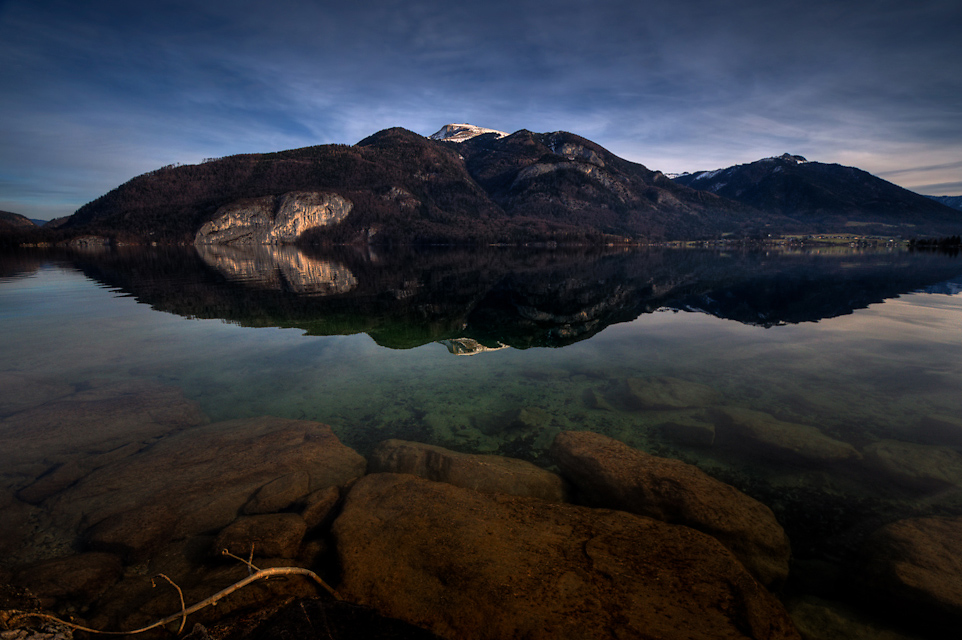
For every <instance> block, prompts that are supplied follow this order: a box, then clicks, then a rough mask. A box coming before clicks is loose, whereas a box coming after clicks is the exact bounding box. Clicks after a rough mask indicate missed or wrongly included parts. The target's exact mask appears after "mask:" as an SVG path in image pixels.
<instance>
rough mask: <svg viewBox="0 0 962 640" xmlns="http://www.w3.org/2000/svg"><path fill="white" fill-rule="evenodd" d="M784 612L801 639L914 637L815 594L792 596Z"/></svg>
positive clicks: (897, 639) (903, 639)
mask: <svg viewBox="0 0 962 640" xmlns="http://www.w3.org/2000/svg"><path fill="white" fill-rule="evenodd" d="M788 612H789V614H791V616H792V620H794V621H795V626H796V627H798V630H799V632H800V633H801V634H802V637H803V638H804V639H805V640H918V638H917V637H916V636H907V635H903V634H901V633H899V632H897V631H893V630H891V629H886V628H884V626H883V625H882V624H880V623H878V622H877V621H874V620H867V619H865V618H864V617H863V616H862V615H860V614H859V613H857V612H855V611H852V610H850V609H848V608H846V607H842V606H839V605H837V604H835V603H831V602H827V601H824V600H820V599H819V598H813V597H806V598H802V599H798V600H795V601H793V602H792V603H791V604H789V607H788Z"/></svg>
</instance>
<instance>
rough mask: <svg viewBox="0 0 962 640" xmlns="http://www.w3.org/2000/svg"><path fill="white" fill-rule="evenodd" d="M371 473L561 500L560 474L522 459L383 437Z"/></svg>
mask: <svg viewBox="0 0 962 640" xmlns="http://www.w3.org/2000/svg"><path fill="white" fill-rule="evenodd" d="M369 471H370V472H371V473H382V472H388V473H409V474H412V475H416V476H420V477H422V478H426V479H428V480H433V481H435V482H446V483H448V484H453V485H455V486H458V487H464V488H465V489H473V490H475V491H481V492H483V493H506V494H510V495H516V496H526V497H529V498H541V499H542V500H551V501H554V502H564V500H565V487H564V482H563V481H562V480H561V478H560V477H559V476H558V475H557V474H554V473H551V472H550V471H546V470H545V469H542V468H540V467H537V466H535V465H534V464H532V463H530V462H526V461H524V460H517V459H514V458H506V457H503V456H490V455H477V454H467V453H458V452H457V451H451V450H450V449H445V448H443V447H436V446H433V445H428V444H422V443H419V442H407V441H404V440H386V441H384V442H382V443H381V444H379V445H378V446H377V448H376V449H375V450H374V452H373V453H372V454H371V459H370V464H369Z"/></svg>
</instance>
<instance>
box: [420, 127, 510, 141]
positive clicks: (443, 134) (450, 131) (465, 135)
mask: <svg viewBox="0 0 962 640" xmlns="http://www.w3.org/2000/svg"><path fill="white" fill-rule="evenodd" d="M486 133H493V134H494V135H496V136H497V137H499V138H503V137H505V136H507V135H508V134H507V133H505V132H504V131H497V130H495V129H485V128H484V127H476V126H474V125H473V124H446V125H444V126H443V127H441V128H440V129H439V130H438V131H436V132H435V133H432V134H431V135H430V136H428V137H429V138H430V139H431V140H443V141H445V142H464V141H465V140H470V139H471V138H474V137H476V136H483V135H484V134H486Z"/></svg>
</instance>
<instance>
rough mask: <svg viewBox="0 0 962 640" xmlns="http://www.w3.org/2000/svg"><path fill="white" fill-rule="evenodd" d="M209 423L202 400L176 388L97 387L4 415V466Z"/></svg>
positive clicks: (0, 444)
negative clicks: (202, 408) (199, 402)
mask: <svg viewBox="0 0 962 640" xmlns="http://www.w3.org/2000/svg"><path fill="white" fill-rule="evenodd" d="M206 422H208V419H207V416H205V415H204V414H203V412H202V411H201V410H200V407H199V406H198V405H197V403H195V402H191V401H189V400H187V399H186V398H184V396H183V393H182V392H181V391H180V389H177V388H174V387H168V386H164V385H159V384H155V383H150V382H129V383H120V384H109V385H103V386H97V387H94V388H92V389H87V390H85V391H81V392H78V393H74V394H72V395H69V396H65V397H61V398H59V399H57V400H54V401H52V402H48V403H46V404H43V405H40V406H38V407H34V408H32V409H28V410H25V411H21V412H19V413H16V414H14V415H11V416H7V417H6V418H4V419H3V420H0V468H4V469H7V470H9V469H10V468H12V467H15V466H17V465H20V464H25V463H35V462H36V461H39V460H44V459H47V460H59V461H66V460H70V459H73V458H77V457H86V456H89V455H95V454H104V453H108V452H111V451H115V450H117V449H120V448H121V447H125V446H127V445H130V444H131V443H132V442H146V441H149V440H152V439H154V438H157V437H160V436H164V435H168V434H170V433H172V432H174V431H178V430H181V429H185V428H187V427H193V426H196V425H201V424H204V423H206ZM76 479H77V478H74V480H76Z"/></svg>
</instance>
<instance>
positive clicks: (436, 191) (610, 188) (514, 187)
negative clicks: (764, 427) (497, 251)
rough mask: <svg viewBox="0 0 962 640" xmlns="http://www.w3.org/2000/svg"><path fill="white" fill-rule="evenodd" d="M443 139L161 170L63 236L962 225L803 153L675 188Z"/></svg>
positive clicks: (470, 237)
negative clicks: (801, 156)
mask: <svg viewBox="0 0 962 640" xmlns="http://www.w3.org/2000/svg"><path fill="white" fill-rule="evenodd" d="M432 138H437V139H432ZM432 138H426V137H423V136H420V135H418V134H416V133H413V132H411V131H407V130H405V129H400V128H394V129H386V130H384V131H380V132H378V133H376V134H374V135H372V136H370V137H368V138H365V139H364V140H361V141H360V142H358V143H357V144H355V145H352V146H348V145H322V146H314V147H305V148H302V149H292V150H288V151H279V152H275V153H263V154H245V155H236V156H229V157H225V158H219V159H213V160H210V161H206V162H204V163H202V164H197V165H183V166H168V167H163V168H161V169H157V170H156V171H151V172H149V173H147V174H144V175H142V176H138V177H136V178H134V179H132V180H130V181H128V182H126V183H124V184H123V185H121V186H119V187H117V188H116V189H113V190H112V191H110V192H109V193H107V194H104V195H103V196H101V197H100V198H98V199H96V200H94V201H93V202H90V203H88V204H86V205H84V206H83V207H81V208H80V209H79V210H78V211H77V212H76V213H75V214H74V215H73V216H71V217H70V218H69V219H68V220H67V221H66V222H64V223H63V224H62V225H61V226H60V227H59V230H60V232H62V233H66V234H79V233H93V234H100V235H107V236H110V237H113V238H115V239H117V240H120V241H134V242H142V241H157V242H162V243H169V242H176V243H191V242H194V241H195V240H196V241H198V242H204V243H232V244H244V243H252V242H253V243H258V242H264V241H278V242H288V241H292V240H293V239H296V240H298V241H300V242H308V243H372V242H373V243H389V244H391V243H396V244H402V243H404V244H452V243H453V244H465V243H466V244H485V243H526V242H562V243H585V242H587V243H612V242H624V241H643V242H644V241H661V240H672V239H707V238H718V237H722V236H725V235H734V236H736V237H745V236H757V235H767V234H779V233H785V232H808V231H823V230H841V229H847V230H851V229H850V227H853V226H855V227H859V230H861V231H865V232H885V231H888V232H889V235H895V233H894V232H898V233H904V234H906V235H915V234H918V233H928V232H930V231H932V230H941V229H942V228H944V227H946V226H952V224H955V227H954V228H955V229H957V228H958V226H959V224H958V223H959V222H960V219H959V216H958V214H957V212H955V211H953V210H951V209H949V208H947V207H945V206H943V205H940V204H938V203H936V202H933V201H932V200H930V199H928V198H924V197H922V196H918V195H917V194H912V193H911V192H908V191H905V190H904V189H901V188H899V187H896V186H895V185H892V184H890V183H887V182H884V181H882V180H879V179H878V178H874V177H873V176H870V175H869V174H867V173H865V172H863V171H859V170H858V169H853V168H851V167H839V166H838V165H822V164H819V163H808V162H804V159H803V158H799V157H797V156H794V157H790V156H783V157H782V158H769V159H766V160H763V161H759V162H757V163H752V164H751V165H741V166H739V167H731V168H729V169H726V170H720V171H717V172H711V173H710V174H709V173H707V172H700V173H697V174H688V175H683V176H680V177H678V178H676V179H675V180H674V181H673V180H671V179H669V178H668V177H666V176H665V175H664V174H662V173H661V172H659V171H652V170H650V169H648V168H647V167H645V166H644V165H641V164H638V163H634V162H629V161H628V160H625V159H623V158H619V157H618V156H616V155H614V154H612V153H610V152H609V151H607V150H606V149H604V148H603V147H601V146H599V145H597V144H595V143H594V142H591V141H590V140H587V139H585V138H582V137H580V136H577V135H574V134H572V133H566V132H554V133H533V132H530V131H526V130H521V131H517V132H515V133H513V134H511V135H506V134H505V133H504V132H500V131H496V130H493V129H485V128H482V127H475V126H473V125H467V124H457V125H446V126H445V127H442V129H441V130H440V131H438V132H437V133H436V134H434V136H432ZM862 227H864V228H862ZM893 231H894V232H893ZM956 232H957V231H956Z"/></svg>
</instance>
